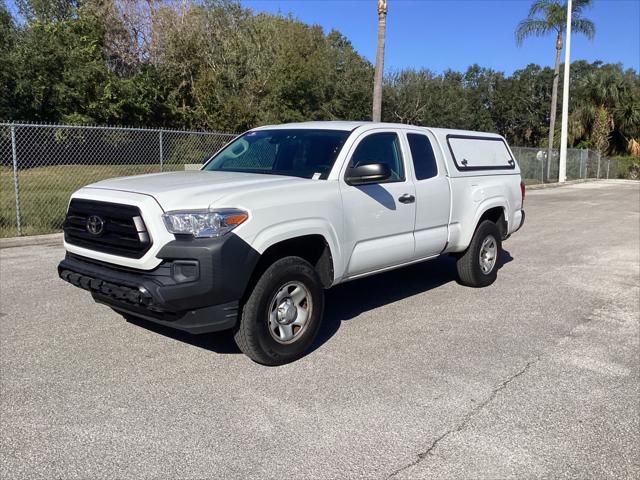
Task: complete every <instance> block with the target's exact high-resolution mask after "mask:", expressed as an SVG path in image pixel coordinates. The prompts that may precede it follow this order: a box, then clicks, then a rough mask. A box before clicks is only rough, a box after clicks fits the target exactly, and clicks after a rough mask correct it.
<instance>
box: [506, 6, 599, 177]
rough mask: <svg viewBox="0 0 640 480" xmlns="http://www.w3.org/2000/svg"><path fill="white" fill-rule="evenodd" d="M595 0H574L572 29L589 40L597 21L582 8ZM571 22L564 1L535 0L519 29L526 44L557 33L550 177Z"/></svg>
mask: <svg viewBox="0 0 640 480" xmlns="http://www.w3.org/2000/svg"><path fill="white" fill-rule="evenodd" d="M592 3H593V0H573V6H572V8H571V11H572V13H571V31H572V32H574V33H582V34H583V35H585V36H586V37H587V38H588V39H589V40H591V39H592V38H593V37H594V36H595V34H596V27H595V25H594V24H593V22H592V21H591V20H589V19H587V18H583V17H582V11H583V10H584V9H585V8H587V7H590V6H591V4H592ZM566 25H567V4H566V3H560V0H535V1H534V2H533V4H532V5H531V8H530V9H529V15H528V16H527V18H525V19H524V20H522V21H521V22H520V23H519V24H518V28H516V43H517V44H518V45H522V43H523V42H524V40H525V39H526V38H527V37H531V36H536V37H542V36H545V35H547V34H549V33H555V34H556V64H555V68H554V71H553V91H552V92H551V117H550V119H549V150H548V152H547V177H548V176H549V172H550V169H551V153H552V151H553V135H554V131H555V124H556V110H557V106H558V78H559V77H560V52H561V51H562V46H563V43H564V34H565V30H566Z"/></svg>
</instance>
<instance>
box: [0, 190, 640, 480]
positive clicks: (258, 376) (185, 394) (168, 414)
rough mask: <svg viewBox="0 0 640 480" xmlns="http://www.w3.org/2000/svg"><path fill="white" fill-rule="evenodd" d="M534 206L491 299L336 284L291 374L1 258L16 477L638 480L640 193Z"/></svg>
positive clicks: (9, 468) (390, 285) (380, 283)
mask: <svg viewBox="0 0 640 480" xmlns="http://www.w3.org/2000/svg"><path fill="white" fill-rule="evenodd" d="M525 207H526V211H527V221H526V223H525V226H524V227H523V230H522V231H520V232H518V233H517V234H515V235H514V236H513V237H512V238H511V239H509V240H508V241H506V242H505V244H504V248H505V250H506V252H505V255H504V258H503V265H502V267H501V269H500V272H499V274H498V280H497V282H496V283H495V284H494V285H492V286H491V287H488V288H485V289H477V290H476V289H470V288H466V287H463V286H460V285H458V284H457V283H456V281H455V265H454V263H452V262H451V260H450V259H446V258H444V259H439V260H436V261H432V262H430V263H424V264H420V265H415V266H412V267H410V268H405V269H401V270H397V271H394V272H390V273H385V274H382V275H378V276H375V277H370V278H367V279H364V280H360V281H356V282H352V283H348V284H345V285H341V286H338V287H336V288H334V289H332V290H330V291H329V292H328V296H327V318H326V323H325V326H324V328H323V331H322V335H321V338H320V339H319V341H318V342H317V345H316V348H315V349H314V351H313V352H311V353H310V354H309V355H308V356H306V357H305V358H303V359H301V360H299V361H297V362H295V363H293V364H290V365H286V366H283V367H276V368H267V367H263V366H260V365H257V364H255V363H252V362H251V361H250V360H249V359H247V358H246V357H245V356H243V355H241V354H240V353H239V352H238V350H237V349H236V347H235V345H234V343H233V340H232V337H231V335H229V334H227V333H222V334H213V335H204V336H190V335H187V334H181V333H177V332H174V331H172V330H169V329H164V328H160V327H155V326H153V325H151V324H149V323H146V322H143V321H140V322H135V323H130V322H127V321H125V320H124V319H123V318H122V317H121V316H119V315H117V314H115V313H113V312H112V311H111V310H109V309H108V308H107V307H104V306H101V305H97V304H95V303H93V301H92V300H91V297H90V295H89V294H88V293H86V292H84V291H81V290H79V289H77V288H74V287H72V286H70V285H68V284H66V283H65V282H63V281H62V280H59V279H58V278H57V276H56V265H57V262H58V261H59V260H60V259H61V258H62V257H63V254H64V253H63V249H62V248H61V247H59V246H49V247H45V246H28V247H18V248H7V249H3V250H0V312H1V313H0V342H1V344H0V346H1V360H0V366H1V387H2V391H1V394H2V397H1V404H0V415H1V417H0V421H1V424H0V429H1V443H0V449H1V450H0V477H1V478H3V479H13V478H29V479H32V478H39V477H40V478H82V479H87V478H122V479H125V478H132V479H133V478H135V479H139V478H214V477H216V478H242V479H246V478H274V479H282V478H304V479H315V478H318V479H321V478H349V479H352V478H367V479H368V478H372V479H376V478H380V479H385V478H465V479H466V478H473V479H477V478H488V479H496V478H542V477H544V478H638V476H639V475H640V453H639V449H638V445H640V420H639V415H640V413H639V401H640V400H639V399H640V387H639V385H640V358H639V352H640V346H639V321H640V320H639V317H640V305H639V302H640V290H639V288H640V183H628V182H597V183H587V184H580V185H572V186H567V187H563V188H554V189H545V190H536V191H531V192H529V193H528V194H527V199H526V201H525Z"/></svg>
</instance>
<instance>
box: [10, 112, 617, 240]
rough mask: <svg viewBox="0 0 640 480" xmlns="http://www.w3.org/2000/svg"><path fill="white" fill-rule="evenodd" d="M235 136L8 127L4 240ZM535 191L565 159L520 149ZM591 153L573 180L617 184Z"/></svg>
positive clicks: (578, 156)
mask: <svg viewBox="0 0 640 480" xmlns="http://www.w3.org/2000/svg"><path fill="white" fill-rule="evenodd" d="M234 137H235V134H228V133H218V132H188V131H178V130H159V129H143V128H118V127H92V126H74V125H38V124H29V123H0V237H12V236H16V235H35V234H41V233H51V232H57V231H60V230H61V229H62V223H63V221H64V216H65V212H66V207H67V203H68V201H69V197H70V195H71V193H73V192H74V191H75V190H77V189H79V188H80V187H82V186H84V185H87V184H89V183H93V182H97V181H99V180H103V179H106V178H111V177H121V176H127V175H138V174H143V173H154V172H163V171H174V170H184V169H185V165H188V164H202V162H203V161H204V160H205V159H207V158H208V157H210V156H211V155H212V154H213V153H215V152H216V151H217V150H219V149H220V148H222V147H223V146H224V145H225V144H226V143H228V142H229V141H230V140H232V139H233V138H234ZM512 150H513V153H514V155H515V157H516V159H517V160H518V163H519V164H520V169H521V170H522V178H523V179H524V181H525V183H527V184H536V183H549V182H557V179H558V158H559V155H558V152H557V151H556V150H554V151H552V155H551V160H550V161H549V160H548V159H547V157H548V153H547V151H546V150H541V149H536V148H522V147H513V148H512ZM618 175H619V172H618V165H617V163H616V162H615V161H614V160H611V159H607V158H601V157H600V155H599V154H598V153H596V152H593V151H590V150H573V149H570V150H569V151H568V153H567V179H568V180H576V179H587V178H616V177H618Z"/></svg>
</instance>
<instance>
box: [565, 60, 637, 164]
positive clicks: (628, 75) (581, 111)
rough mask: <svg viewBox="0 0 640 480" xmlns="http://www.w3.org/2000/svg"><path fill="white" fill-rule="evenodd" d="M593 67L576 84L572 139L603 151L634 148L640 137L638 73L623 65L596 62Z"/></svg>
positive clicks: (573, 101) (616, 151) (617, 151)
mask: <svg viewBox="0 0 640 480" xmlns="http://www.w3.org/2000/svg"><path fill="white" fill-rule="evenodd" d="M585 63H586V62H585ZM587 65H588V64H587ZM589 67H590V69H589V71H588V72H587V73H585V74H584V75H583V76H582V77H581V78H579V79H577V80H576V81H575V84H574V87H573V91H574V92H575V93H574V95H573V97H574V98H572V103H573V108H572V114H571V116H570V126H571V128H570V132H569V133H570V140H571V142H572V143H574V144H581V145H583V146H585V147H588V148H593V149H595V150H597V151H598V152H600V154H602V155H604V154H606V153H608V152H611V153H624V152H625V151H632V145H633V140H634V139H635V138H639V137H640V80H639V79H638V76H637V74H635V73H634V72H633V71H628V72H623V70H622V68H621V67H620V65H601V64H600V63H595V64H592V65H590V66H589Z"/></svg>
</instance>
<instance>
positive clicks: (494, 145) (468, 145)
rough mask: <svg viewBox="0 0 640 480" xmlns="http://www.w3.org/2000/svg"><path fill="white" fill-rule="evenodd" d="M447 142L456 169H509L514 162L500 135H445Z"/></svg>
mask: <svg viewBox="0 0 640 480" xmlns="http://www.w3.org/2000/svg"><path fill="white" fill-rule="evenodd" d="M447 143H448V145H449V150H450V151H451V156H452V157H453V161H454V162H455V163H456V167H457V168H458V170H510V169H514V168H515V167H516V162H515V160H514V159H513V157H512V156H511V154H510V153H509V149H508V148H507V144H506V143H505V142H504V140H503V139H502V138H500V137H473V136H466V135H447Z"/></svg>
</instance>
